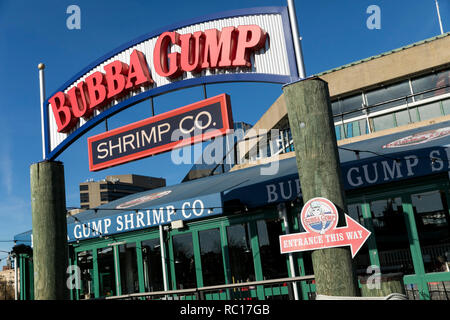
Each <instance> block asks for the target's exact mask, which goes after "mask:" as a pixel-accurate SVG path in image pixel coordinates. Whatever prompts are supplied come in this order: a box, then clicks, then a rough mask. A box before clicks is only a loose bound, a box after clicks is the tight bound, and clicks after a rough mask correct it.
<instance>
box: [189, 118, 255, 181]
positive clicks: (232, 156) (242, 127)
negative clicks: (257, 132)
mask: <svg viewBox="0 0 450 320" xmlns="http://www.w3.org/2000/svg"><path fill="white" fill-rule="evenodd" d="M251 127H252V126H251V125H250V124H248V123H245V122H235V123H234V130H233V132H232V133H230V134H228V135H226V136H223V137H218V138H216V139H215V140H214V143H219V144H220V142H223V145H222V147H223V149H222V151H223V159H222V161H221V162H220V163H212V164H210V163H208V161H205V152H203V154H202V157H201V158H200V159H196V161H195V164H194V165H193V166H192V168H191V170H189V172H188V173H187V174H186V176H185V177H184V178H183V180H182V181H181V182H186V181H191V180H195V179H199V178H203V177H207V176H212V175H216V174H221V173H225V172H228V171H230V170H231V168H233V166H234V165H236V164H238V163H239V162H238V160H239V159H238V157H237V148H236V145H237V143H238V142H239V141H241V140H242V139H244V136H245V134H246V133H247V131H248V130H250V129H251ZM207 148H208V147H207V146H206V147H205V151H206V150H207Z"/></svg>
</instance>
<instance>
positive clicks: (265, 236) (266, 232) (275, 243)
mask: <svg viewBox="0 0 450 320" xmlns="http://www.w3.org/2000/svg"><path fill="white" fill-rule="evenodd" d="M256 225H257V228H258V240H259V254H260V256H261V266H262V269H263V277H264V280H266V279H276V278H285V277H287V276H288V272H287V264H286V255H284V254H281V253H280V240H279V239H280V238H279V236H280V235H281V234H282V229H281V222H280V221H278V220H269V221H264V220H259V221H258V222H257V224H256Z"/></svg>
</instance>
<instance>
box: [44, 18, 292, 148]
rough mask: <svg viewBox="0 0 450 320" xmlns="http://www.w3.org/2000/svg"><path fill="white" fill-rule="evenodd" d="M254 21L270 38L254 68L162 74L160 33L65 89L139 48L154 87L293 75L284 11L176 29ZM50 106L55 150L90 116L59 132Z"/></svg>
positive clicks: (256, 56)
mask: <svg viewBox="0 0 450 320" xmlns="http://www.w3.org/2000/svg"><path fill="white" fill-rule="evenodd" d="M250 24H256V25H258V26H260V27H261V28H262V29H264V30H265V31H266V32H267V33H268V35H269V37H268V39H267V40H266V44H265V47H264V48H262V49H260V50H259V51H257V52H255V54H254V55H253V57H252V68H251V69H250V70H247V69H243V68H237V70H236V69H222V70H204V71H202V72H201V73H198V74H192V73H190V72H189V73H184V74H183V75H182V76H181V77H180V78H178V79H175V80H169V79H167V78H165V77H161V76H160V75H158V74H157V73H156V71H155V68H154V66H153V48H154V47H155V43H156V41H157V38H158V37H154V38H151V39H148V40H145V41H143V42H141V43H139V44H136V45H134V46H132V47H130V48H128V49H126V50H124V51H122V52H120V53H118V54H117V55H115V56H113V57H111V58H110V59H108V60H106V61H104V62H102V63H101V64H99V65H98V66H97V67H95V68H94V69H92V70H90V71H89V72H87V73H86V74H85V75H83V76H82V77H81V78H79V79H78V80H77V81H75V82H74V83H73V84H71V85H70V86H69V87H68V88H67V89H66V90H65V91H64V92H65V93H67V92H68V91H69V90H70V89H71V88H72V87H74V86H76V85H77V84H78V83H79V82H81V81H84V79H85V78H86V77H88V76H89V75H91V74H92V73H94V72H96V71H100V72H104V70H103V67H104V66H105V65H106V64H108V63H110V62H112V61H114V60H120V61H122V62H125V63H127V64H129V63H130V55H131V53H132V52H133V50H135V49H137V50H139V51H141V52H143V53H144V55H145V57H146V60H147V64H148V66H149V69H150V74H151V76H152V78H153V81H154V85H153V87H161V86H164V85H167V84H170V83H173V82H176V81H180V80H185V79H192V78H196V77H200V76H209V75H216V74H235V73H258V74H271V75H283V76H289V75H290V68H289V62H288V55H287V49H286V47H287V46H286V43H285V38H284V30H283V21H282V17H281V15H280V14H261V15H251V16H240V17H233V18H224V19H219V20H215V21H208V22H203V23H199V24H195V25H190V26H186V27H183V28H180V29H177V30H176V31H177V32H178V33H180V34H186V33H194V32H196V31H200V30H202V31H203V30H207V29H213V28H216V29H219V30H221V29H222V28H224V27H229V26H235V27H237V26H240V25H250ZM175 48H176V50H177V51H179V48H178V47H174V48H173V50H175ZM148 89H149V88H141V89H140V91H137V92H136V91H135V92H130V93H129V94H128V95H126V96H124V97H122V98H120V99H118V100H114V101H112V102H111V103H109V104H108V105H107V106H105V107H104V108H103V109H102V110H96V111H95V113H94V116H97V115H98V114H100V113H101V112H102V111H104V110H107V109H109V108H110V107H112V106H114V105H116V104H118V103H119V102H121V101H124V100H126V99H128V98H130V97H132V96H135V95H136V94H139V93H141V92H143V91H147V90H148ZM48 108H49V110H48V111H49V112H48V114H49V118H50V119H49V129H50V130H49V131H50V151H52V150H54V149H55V148H56V147H57V146H58V145H59V144H60V143H61V142H63V141H64V140H65V139H66V138H67V137H68V136H70V134H71V133H72V132H74V131H75V130H77V129H78V128H80V127H81V126H83V125H84V124H85V123H86V122H87V121H88V120H89V119H86V120H85V119H80V121H79V122H78V124H77V126H76V127H75V128H73V129H72V130H71V131H70V132H68V133H59V132H57V126H56V122H55V119H54V117H53V112H52V110H51V106H50V105H48Z"/></svg>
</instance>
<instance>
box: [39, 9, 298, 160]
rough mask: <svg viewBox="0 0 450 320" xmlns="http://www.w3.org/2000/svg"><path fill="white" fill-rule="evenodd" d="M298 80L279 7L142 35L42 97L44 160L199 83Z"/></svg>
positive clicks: (287, 28)
mask: <svg viewBox="0 0 450 320" xmlns="http://www.w3.org/2000/svg"><path fill="white" fill-rule="evenodd" d="M297 79H298V70H297V64H296V60H295V55H294V45H293V39H292V32H291V27H290V21H289V15H288V12H287V8H286V7H261V8H251V9H241V10H234V11H227V12H222V13H216V14H212V15H209V16H205V17H200V18H195V19H191V20H188V21H184V22H182V23H178V24H175V25H171V26H167V27H165V28H161V29H159V30H156V31H154V32H152V33H149V34H145V35H143V36H141V37H139V38H137V39H135V40H133V41H130V42H129V43H126V44H124V45H122V46H120V47H118V48H117V49H115V50H113V51H111V52H109V53H108V54H106V55H104V56H103V57H101V58H99V59H98V60H96V61H94V62H93V63H91V64H90V65H89V66H87V67H86V68H84V69H83V70H81V71H80V72H79V73H78V74H76V75H75V76H74V77H73V78H71V79H70V80H68V81H67V82H66V83H65V84H63V85H62V86H61V87H60V88H59V89H58V90H56V92H54V93H53V94H51V95H50V96H49V97H48V98H47V99H46V101H45V102H44V110H43V111H44V112H43V116H44V141H45V142H44V144H45V154H46V159H48V160H52V159H55V158H56V157H57V156H58V155H59V154H60V153H61V152H63V151H64V150H65V149H66V148H67V147H68V146H70V144H71V143H73V142H74V141H76V140H77V139H78V138H79V137H80V136H81V135H83V134H84V133H86V132H87V131H89V130H90V129H92V128H93V127H94V126H96V125H97V124H98V123H100V122H102V121H104V120H105V119H107V118H108V117H110V116H112V115H114V114H117V113H119V112H120V111H122V110H124V109H125V108H128V107H130V106H133V105H135V104H137V103H139V102H142V101H144V100H146V99H149V98H151V97H154V96H158V95H161V94H163V93H167V92H170V91H174V90H177V89H182V88H187V87H193V86H197V85H201V84H209V83H223V82H236V81H252V82H270V83H281V84H283V83H288V82H292V81H295V80H297Z"/></svg>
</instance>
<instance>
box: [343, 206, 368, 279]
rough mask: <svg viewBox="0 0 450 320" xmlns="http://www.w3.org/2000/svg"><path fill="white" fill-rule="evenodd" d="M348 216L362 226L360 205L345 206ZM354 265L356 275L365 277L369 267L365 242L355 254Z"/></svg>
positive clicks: (362, 219)
mask: <svg viewBox="0 0 450 320" xmlns="http://www.w3.org/2000/svg"><path fill="white" fill-rule="evenodd" d="M347 210H348V215H349V216H350V217H351V218H352V219H353V220H355V221H356V222H358V223H359V224H361V225H363V226H364V217H363V214H362V205H361V204H360V203H358V204H350V205H348V206H347ZM353 260H354V263H355V265H356V272H357V274H358V275H362V276H367V268H368V267H369V266H370V265H371V263H370V258H369V248H368V246H367V242H366V243H365V244H364V245H363V246H362V247H361V249H360V250H359V251H358V253H357V254H356V256H355V258H354V259H353Z"/></svg>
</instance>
